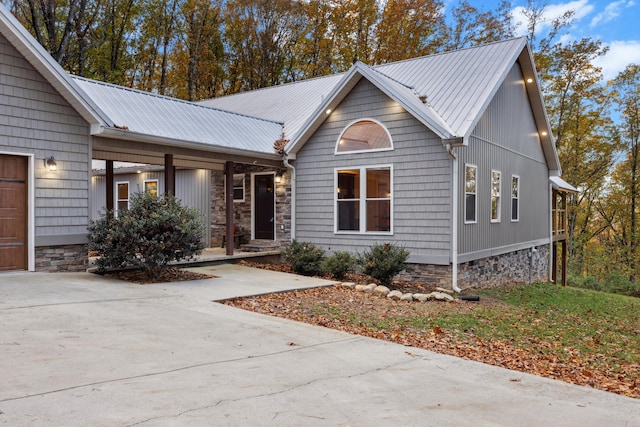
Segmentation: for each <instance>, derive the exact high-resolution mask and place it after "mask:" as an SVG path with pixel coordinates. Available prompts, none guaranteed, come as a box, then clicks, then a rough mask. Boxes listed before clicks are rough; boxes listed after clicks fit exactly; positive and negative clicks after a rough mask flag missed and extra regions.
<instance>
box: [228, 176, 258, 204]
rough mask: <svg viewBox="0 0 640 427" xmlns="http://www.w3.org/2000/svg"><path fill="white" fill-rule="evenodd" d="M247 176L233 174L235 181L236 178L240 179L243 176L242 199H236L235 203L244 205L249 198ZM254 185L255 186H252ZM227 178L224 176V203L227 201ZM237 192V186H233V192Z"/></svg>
mask: <svg viewBox="0 0 640 427" xmlns="http://www.w3.org/2000/svg"><path fill="white" fill-rule="evenodd" d="M246 175H247V174H245V173H234V174H233V179H234V181H235V179H236V178H240V177H241V176H242V199H236V198H235V197H234V199H233V203H244V202H245V200H246V198H247V184H246V180H247V178H246ZM252 185H253V184H252ZM226 189H227V176H226V175H224V181H223V189H222V192H223V193H224V201H225V202H226V201H227V190H226ZM234 190H235V185H233V184H232V185H231V191H232V192H233V191H234Z"/></svg>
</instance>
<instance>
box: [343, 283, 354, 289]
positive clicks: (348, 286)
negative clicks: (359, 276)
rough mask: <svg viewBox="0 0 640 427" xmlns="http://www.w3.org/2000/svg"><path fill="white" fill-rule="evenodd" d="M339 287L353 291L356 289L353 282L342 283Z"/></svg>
mask: <svg viewBox="0 0 640 427" xmlns="http://www.w3.org/2000/svg"><path fill="white" fill-rule="evenodd" d="M340 286H344V287H345V288H349V289H353V288H355V287H356V284H355V283H353V282H342V283H341V284H340Z"/></svg>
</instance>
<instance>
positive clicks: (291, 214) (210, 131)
mask: <svg viewBox="0 0 640 427" xmlns="http://www.w3.org/2000/svg"><path fill="white" fill-rule="evenodd" d="M0 18H1V20H0V24H1V25H0V34H1V37H0V48H1V49H2V59H0V67H1V68H0V78H1V79H2V80H1V81H0V84H1V85H2V98H0V106H2V107H3V108H4V109H7V111H8V113H7V114H4V113H3V114H0V120H2V122H1V123H0V124H1V126H2V127H1V128H0V135H1V136H2V138H3V139H2V140H0V154H1V155H2V156H3V157H0V170H14V169H15V168H13V167H7V166H4V167H3V164H13V163H16V162H18V163H19V162H22V163H23V169H24V171H23V172H22V175H20V177H18V178H15V177H12V176H10V177H9V180H10V181H11V182H12V183H13V184H15V183H18V184H20V185H23V186H24V187H23V188H24V189H25V192H26V193H27V195H28V197H27V200H26V202H22V201H21V202H20V203H26V208H24V205H22V206H23V208H24V212H22V213H16V214H15V216H16V217H17V218H19V219H20V218H22V220H23V222H24V223H25V224H26V231H25V233H24V235H23V237H22V244H23V245H24V246H23V247H24V248H26V251H24V253H25V255H24V261H23V264H22V265H20V266H16V265H14V264H11V263H7V262H5V261H2V262H0V269H3V268H4V269H16V268H22V269H29V270H32V269H48V270H56V269H57V270H59V269H61V268H59V267H57V266H56V265H54V262H53V261H54V259H53V258H51V259H49V258H47V256H48V255H47V254H50V253H56V254H60V253H62V259H60V260H55V261H57V265H60V264H64V265H67V266H70V267H68V268H83V265H84V264H83V263H84V262H86V261H83V256H84V255H83V252H82V250H83V249H82V248H83V244H84V243H85V241H86V236H85V234H86V226H87V223H88V220H89V218H90V217H91V216H92V215H93V212H94V211H95V208H96V207H97V206H99V207H101V206H105V207H111V208H114V207H117V204H118V203H120V202H124V200H114V198H117V197H116V196H117V182H119V181H118V178H116V175H117V173H115V172H114V168H113V162H114V161H125V162H137V163H145V164H150V165H158V166H160V168H159V169H158V170H155V172H156V173H161V174H162V176H163V179H162V185H163V187H164V190H165V191H167V192H171V193H174V194H176V191H177V188H176V182H177V174H178V171H180V170H204V171H208V172H209V177H210V181H209V183H208V184H209V190H207V191H210V197H207V202H209V205H208V207H205V206H204V205H201V207H200V209H203V210H204V211H206V212H203V215H204V216H205V217H206V216H208V217H209V221H210V224H211V236H210V239H211V244H212V245H218V244H219V242H220V240H221V239H222V236H224V237H226V240H227V241H228V242H232V241H233V233H234V230H235V229H237V228H238V227H239V228H241V229H243V230H246V231H247V234H248V237H249V238H250V239H254V240H255V239H257V240H266V241H271V242H274V243H276V244H282V243H286V242H288V241H289V240H290V239H292V238H295V239H298V240H302V241H308V242H312V243H315V244H317V245H319V246H321V247H322V248H324V249H325V250H327V251H328V252H329V253H332V252H335V251H338V250H347V251H362V250H363V249H365V248H367V247H369V246H370V245H372V244H374V243H378V242H393V243H397V244H399V245H402V246H404V247H406V248H407V249H408V250H409V251H410V253H411V256H410V258H409V262H410V268H408V269H407V271H406V272H405V273H406V275H407V276H410V277H412V278H421V279H422V280H425V281H429V282H431V283H437V284H441V285H444V286H451V287H453V288H454V289H460V288H464V287H469V286H475V285H480V284H481V285H490V284H501V283H505V282H527V281H528V280H546V279H547V278H548V277H549V274H550V273H551V274H552V275H553V277H554V278H555V268H556V266H555V263H554V265H550V260H552V259H553V260H556V259H557V251H556V248H557V244H558V243H557V242H564V241H566V240H565V239H566V236H564V234H563V233H562V232H561V230H560V229H559V227H558V224H561V223H562V218H563V216H562V215H564V214H563V211H562V200H563V199H562V197H561V195H562V194H564V193H565V192H566V191H575V189H574V188H573V187H571V185H569V184H568V183H566V182H564V181H563V180H562V178H561V166H560V163H559V161H558V156H557V152H556V150H555V145H554V142H553V139H552V135H551V131H550V128H549V123H548V120H547V117H546V113H545V109H544V105H543V101H542V96H541V93H540V88H539V85H538V80H537V76H536V73H535V67H534V65H533V59H532V56H531V52H530V48H529V46H528V44H527V41H526V39H524V38H520V39H514V40H508V41H504V42H499V43H493V44H489V45H485V46H480V47H475V48H469V49H464V50H459V51H454V52H450V53H444V54H439V55H433V56H428V57H422V58H416V59H413V60H407V61H401V62H397V63H390V64H385V65H381V66H376V67H371V66H367V65H365V64H362V63H356V64H354V65H353V67H352V68H351V69H350V70H349V71H348V72H346V73H344V74H337V75H331V76H327V77H321V78H316V79H310V80H305V81H301V82H296V83H291V84H286V85H281V86H276V87H272V88H266V89H261V90H257V91H251V92H247V93H241V94H237V95H232V96H228V97H224V98H216V99H212V100H208V101H204V102H202V103H189V102H185V101H180V100H175V99H171V98H167V97H162V96H158V95H155V94H151V93H145V92H141V91H136V90H132V89H128V88H123V87H119V86H114V85H109V84H105V83H100V82H96V81H92V80H87V79H83V78H79V77H73V76H70V75H68V74H66V73H65V72H64V71H63V70H61V69H60V67H59V66H57V64H56V63H55V62H54V61H53V60H52V59H51V58H50V57H49V56H48V55H47V54H46V52H44V51H43V50H42V48H40V47H39V46H38V45H37V43H36V42H35V41H34V40H33V38H31V36H29V34H27V32H26V31H25V30H24V28H22V27H21V26H20V24H18V23H17V22H16V21H15V19H13V17H11V16H10V15H9V14H8V13H7V12H6V10H2V11H1V12H0ZM47 159H49V160H51V161H55V162H56V163H57V166H58V168H57V170H56V171H55V172H53V171H50V170H49V169H48V166H47V161H48V160H47ZM92 160H105V161H106V169H105V172H104V175H103V177H102V178H100V179H103V180H104V188H105V190H104V191H103V192H102V193H100V192H99V191H97V187H92V184H91V180H92V178H91V176H90V175H91V170H90V165H91V161H92ZM12 162H13V163H12ZM1 178H2V177H1V176H0V182H2V179H1ZM94 179H95V178H94ZM126 181H127V182H129V183H130V182H133V179H127V180H126ZM122 182H124V180H123V181H122ZM13 184H12V185H13ZM157 184H158V185H159V184H160V178H157ZM128 185H130V184H128ZM135 185H136V186H137V185H138V184H135ZM141 185H142V187H141V188H143V187H144V186H145V185H146V184H145V181H144V180H143V181H142V184H141ZM150 185H151V186H153V184H150ZM136 188H137V187H136ZM27 189H31V190H29V191H27ZM1 190H2V187H0V191H1ZM7 191H9V190H7ZM0 200H2V199H1V198H0ZM558 200H560V202H559V204H558ZM0 203H3V202H0ZM1 210H2V206H0V211H1ZM12 211H13V212H17V210H15V209H14V210H12ZM558 215H559V216H558ZM11 221H14V219H11ZM229 224H232V225H233V227H230V226H227V225H229ZM0 238H2V236H0ZM17 241H18V243H17V244H11V245H8V246H12V247H13V249H12V250H13V251H14V252H16V253H17V252H20V241H19V239H18V240H17ZM562 245H563V247H564V245H565V243H562ZM8 246H3V248H5V247H8ZM233 246H234V245H233V243H231V244H228V245H227V253H229V252H231V253H233V249H234V248H233ZM16 248H18V249H16ZM3 250H4V249H3ZM562 252H563V253H566V250H563V251H562ZM552 254H553V255H554V257H551V255H552ZM12 257H16V258H19V255H12ZM85 258H86V257H85ZM2 259H3V260H4V259H9V258H4V256H3V258H2ZM3 263H4V264H3ZM5 264H6V265H5ZM9 264H10V265H9ZM563 265H566V260H565V262H564V263H563ZM71 266H72V267H71Z"/></svg>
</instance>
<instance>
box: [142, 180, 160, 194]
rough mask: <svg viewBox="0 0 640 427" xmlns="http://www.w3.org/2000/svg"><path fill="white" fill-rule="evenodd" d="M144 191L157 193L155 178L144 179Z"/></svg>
mask: <svg viewBox="0 0 640 427" xmlns="http://www.w3.org/2000/svg"><path fill="white" fill-rule="evenodd" d="M144 192H145V193H149V194H151V195H152V196H157V195H158V180H157V179H147V180H145V181H144Z"/></svg>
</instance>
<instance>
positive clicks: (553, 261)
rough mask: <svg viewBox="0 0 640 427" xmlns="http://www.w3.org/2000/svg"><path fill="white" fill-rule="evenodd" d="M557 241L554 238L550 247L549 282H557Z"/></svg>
mask: <svg viewBox="0 0 640 427" xmlns="http://www.w3.org/2000/svg"><path fill="white" fill-rule="evenodd" d="M557 280H558V242H556V241H555V240H554V242H553V246H552V249H551V283H558V281H557Z"/></svg>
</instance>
